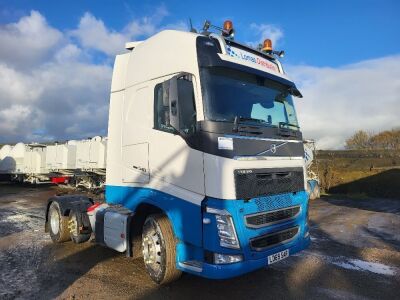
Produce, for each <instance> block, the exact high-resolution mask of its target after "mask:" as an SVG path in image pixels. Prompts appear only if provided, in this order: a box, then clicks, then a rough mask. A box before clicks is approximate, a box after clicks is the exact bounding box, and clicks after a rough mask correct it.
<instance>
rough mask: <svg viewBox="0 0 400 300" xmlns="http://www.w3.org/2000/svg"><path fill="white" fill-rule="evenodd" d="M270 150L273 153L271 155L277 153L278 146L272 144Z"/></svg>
mask: <svg viewBox="0 0 400 300" xmlns="http://www.w3.org/2000/svg"><path fill="white" fill-rule="evenodd" d="M269 150H270V151H271V153H276V145H275V144H272V145H271V147H270V148H269Z"/></svg>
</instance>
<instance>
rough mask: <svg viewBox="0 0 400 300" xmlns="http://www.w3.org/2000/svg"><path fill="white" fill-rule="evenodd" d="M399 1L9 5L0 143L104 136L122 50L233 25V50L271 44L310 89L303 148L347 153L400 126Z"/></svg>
mask: <svg viewBox="0 0 400 300" xmlns="http://www.w3.org/2000/svg"><path fill="white" fill-rule="evenodd" d="M399 11H400V1H394V0H393V1H391V0H382V1H377V0H363V1H361V0H357V1H356V0H354V1H350V0H349V1H343V0H339V1H323V0H320V1H275V2H272V1H269V2H266V1H209V2H206V1H196V2H194V1H175V0H174V1H164V2H154V1H99V0H97V1H95V0H86V1H83V0H82V1H71V0H70V1H61V0H58V1H50V0H49V1H27V0H25V1H22V0H14V1H4V0H0V143H2V142H8V143H14V142H18V141H25V142H31V141H46V140H63V139H75V138H85V137H88V136H93V135H106V134H107V130H106V129H107V117H108V99H109V86H110V80H111V74H112V63H113V58H114V56H115V54H117V53H121V52H123V51H124V50H123V46H124V43H125V42H127V41H131V40H141V39H145V38H147V37H148V36H150V35H153V34H155V33H157V32H158V31H160V30H163V29H166V28H171V29H179V30H187V26H188V18H189V17H190V18H192V20H193V23H194V25H195V27H196V28H200V27H201V26H202V24H203V22H204V20H205V19H209V20H210V21H211V22H212V23H214V24H215V25H220V24H222V23H223V21H224V20H226V19H230V20H232V21H233V23H234V27H235V29H236V37H235V38H236V39H237V40H239V41H241V42H243V43H248V44H256V43H258V42H260V41H262V40H263V39H264V38H267V37H269V38H272V40H273V41H274V44H275V46H276V48H279V49H283V50H285V51H286V56H285V57H284V58H283V60H282V61H283V63H284V65H285V66H286V70H287V72H288V74H289V76H291V77H292V78H293V79H294V80H295V81H296V84H297V85H298V86H299V87H300V88H301V91H302V93H303V95H304V96H305V97H304V99H302V100H300V101H297V103H296V106H297V109H298V115H299V119H300V122H301V127H302V130H303V132H304V136H305V137H306V138H315V139H316V140H317V141H318V145H319V146H320V147H321V148H341V147H343V145H344V141H345V139H346V138H348V137H349V136H350V135H351V134H352V133H353V132H354V131H356V130H358V129H365V130H368V131H370V132H378V131H381V130H385V129H391V128H394V127H399V126H400V121H399V118H398V115H397V111H398V108H399V107H400V98H399V95H400V93H399V91H400V81H399V78H400V18H399V17H398V12H399Z"/></svg>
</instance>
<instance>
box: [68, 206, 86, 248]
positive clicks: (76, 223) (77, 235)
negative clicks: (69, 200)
mask: <svg viewBox="0 0 400 300" xmlns="http://www.w3.org/2000/svg"><path fill="white" fill-rule="evenodd" d="M68 229H69V235H70V237H71V240H72V241H73V242H74V243H76V244H80V243H84V242H86V241H88V240H89V239H90V233H81V230H82V222H81V220H80V215H79V213H78V212H77V211H75V210H74V209H73V210H71V212H70V213H69V219H68Z"/></svg>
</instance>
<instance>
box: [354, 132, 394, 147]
mask: <svg viewBox="0 0 400 300" xmlns="http://www.w3.org/2000/svg"><path fill="white" fill-rule="evenodd" d="M346 149H353V150H354V149H355V150H360V149H374V150H400V129H398V128H396V129H392V130H385V131H382V132H379V133H377V134H369V133H367V132H366V131H364V130H359V131H357V132H356V133H355V134H354V135H353V136H351V137H350V138H349V139H347V140H346Z"/></svg>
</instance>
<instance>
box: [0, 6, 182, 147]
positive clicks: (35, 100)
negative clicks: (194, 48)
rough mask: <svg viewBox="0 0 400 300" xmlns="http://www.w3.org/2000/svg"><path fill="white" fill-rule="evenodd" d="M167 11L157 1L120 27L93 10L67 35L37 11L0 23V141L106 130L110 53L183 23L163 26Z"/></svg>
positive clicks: (70, 136)
mask: <svg viewBox="0 0 400 300" xmlns="http://www.w3.org/2000/svg"><path fill="white" fill-rule="evenodd" d="M166 15H168V12H167V10H166V8H165V7H164V6H160V7H158V8H156V9H155V10H154V13H153V14H152V15H151V16H148V17H142V18H138V19H135V20H132V21H131V22H129V23H128V24H127V25H126V26H125V27H124V28H123V29H122V30H121V31H115V30H112V29H110V28H108V27H107V26H106V25H105V24H104V22H103V21H102V20H100V19H97V18H95V17H94V16H93V15H92V14H90V13H86V14H84V15H83V16H82V18H81V20H80V22H79V24H78V25H77V28H76V29H74V30H70V31H65V32H62V31H60V30H58V29H56V28H54V27H52V26H51V25H49V24H48V23H47V21H46V19H45V17H44V16H43V15H41V14H40V13H39V12H37V11H32V12H31V13H30V14H29V15H27V16H24V17H22V18H20V20H18V21H17V22H15V23H10V24H5V25H0V45H1V46H0V142H8V143H12V142H18V141H25V142H31V141H43V140H65V139H76V138H84V137H89V136H94V135H106V134H107V119H108V104H109V89H110V83H111V75H112V65H111V62H112V61H113V55H114V54H115V53H121V52H123V51H124V44H125V43H126V42H128V41H130V40H131V39H136V38H139V37H140V38H146V37H147V36H149V35H151V34H154V33H156V32H157V31H159V30H160V29H164V28H165V27H168V28H171V27H178V26H182V23H181V22H177V23H174V24H170V25H166V26H162V20H163V19H164V18H165V16H166ZM93 49H95V50H97V51H100V52H102V53H104V54H106V58H104V57H103V60H104V61H103V62H99V56H96V53H94V51H91V50H93ZM100 57H102V56H100Z"/></svg>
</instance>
